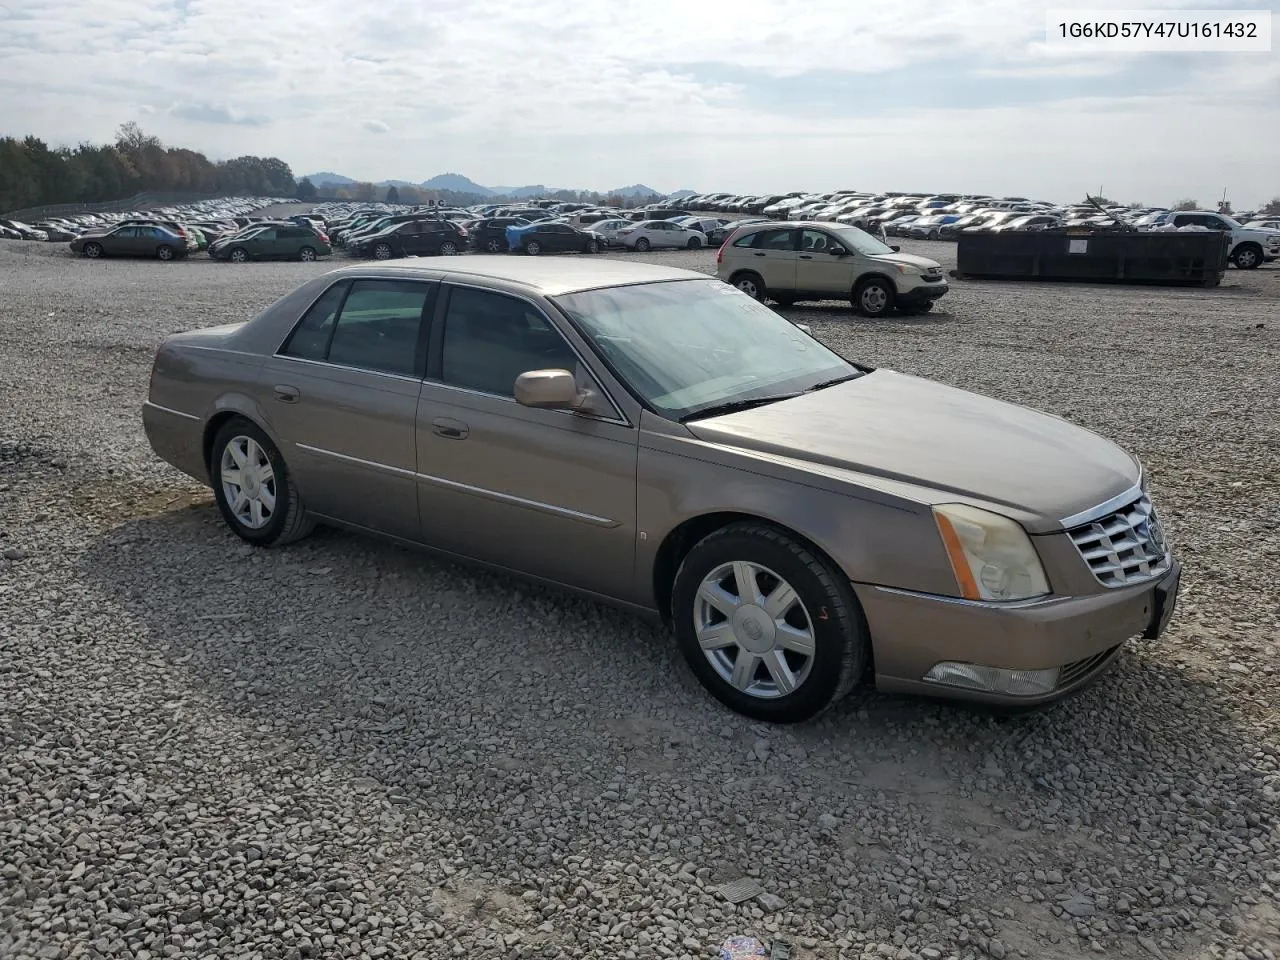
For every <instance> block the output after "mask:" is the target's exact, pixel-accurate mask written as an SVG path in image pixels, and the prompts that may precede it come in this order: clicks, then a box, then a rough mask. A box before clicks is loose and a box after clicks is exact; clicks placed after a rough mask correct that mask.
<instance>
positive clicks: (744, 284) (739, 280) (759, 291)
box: [729, 270, 767, 302]
mask: <svg viewBox="0 0 1280 960" xmlns="http://www.w3.org/2000/svg"><path fill="white" fill-rule="evenodd" d="M729 282H730V283H731V284H733V285H734V286H735V287H737V288H738V289H739V290H741V291H742V292H743V293H745V294H746V295H747V296H748V297H751V298H752V299H753V300H759V301H761V302H763V301H764V298H765V294H766V293H767V291H766V290H765V286H764V280H762V279H761V277H760V274H758V273H752V272H750V271H749V270H747V271H743V272H742V273H736V274H734V275H733V277H731V278H730V280H729Z"/></svg>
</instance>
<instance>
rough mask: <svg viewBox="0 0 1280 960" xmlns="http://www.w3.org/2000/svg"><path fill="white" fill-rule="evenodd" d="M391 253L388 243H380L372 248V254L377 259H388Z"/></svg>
mask: <svg viewBox="0 0 1280 960" xmlns="http://www.w3.org/2000/svg"><path fill="white" fill-rule="evenodd" d="M391 253H392V251H391V244H389V243H380V244H378V245H377V246H376V247H374V248H373V255H374V257H375V258H376V259H378V260H390V259H391Z"/></svg>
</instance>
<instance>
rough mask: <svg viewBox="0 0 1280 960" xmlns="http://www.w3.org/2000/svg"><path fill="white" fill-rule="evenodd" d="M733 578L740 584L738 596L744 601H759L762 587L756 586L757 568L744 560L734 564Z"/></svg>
mask: <svg viewBox="0 0 1280 960" xmlns="http://www.w3.org/2000/svg"><path fill="white" fill-rule="evenodd" d="M733 579H734V581H735V582H736V583H737V585H738V596H739V598H741V601H742V602H743V603H759V602H760V588H759V587H758V586H756V568H755V567H753V566H752V565H751V564H749V563H746V562H745V561H742V560H737V561H735V562H734V564H733Z"/></svg>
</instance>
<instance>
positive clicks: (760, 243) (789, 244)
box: [754, 230, 795, 250]
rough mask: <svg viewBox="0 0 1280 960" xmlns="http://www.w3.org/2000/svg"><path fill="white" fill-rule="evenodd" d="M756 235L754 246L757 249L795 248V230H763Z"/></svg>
mask: <svg viewBox="0 0 1280 960" xmlns="http://www.w3.org/2000/svg"><path fill="white" fill-rule="evenodd" d="M755 237H756V242H755V244H754V246H755V248H756V249H757V250H793V249H795V239H794V238H795V231H794V230H761V231H760V232H759V233H757V234H756V235H755Z"/></svg>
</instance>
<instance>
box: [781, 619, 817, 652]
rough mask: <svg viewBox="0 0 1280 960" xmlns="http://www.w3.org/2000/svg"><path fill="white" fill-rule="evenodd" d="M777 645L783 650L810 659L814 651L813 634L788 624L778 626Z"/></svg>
mask: <svg viewBox="0 0 1280 960" xmlns="http://www.w3.org/2000/svg"><path fill="white" fill-rule="evenodd" d="M776 638H777V644H778V646H780V647H782V649H784V650H790V651H791V652H792V653H798V654H801V655H802V656H806V657H812V656H813V651H814V642H813V634H812V633H810V632H809V631H808V630H807V629H800V628H799V627H793V626H791V625H790V624H789V623H780V624H778V632H777V634H776Z"/></svg>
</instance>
